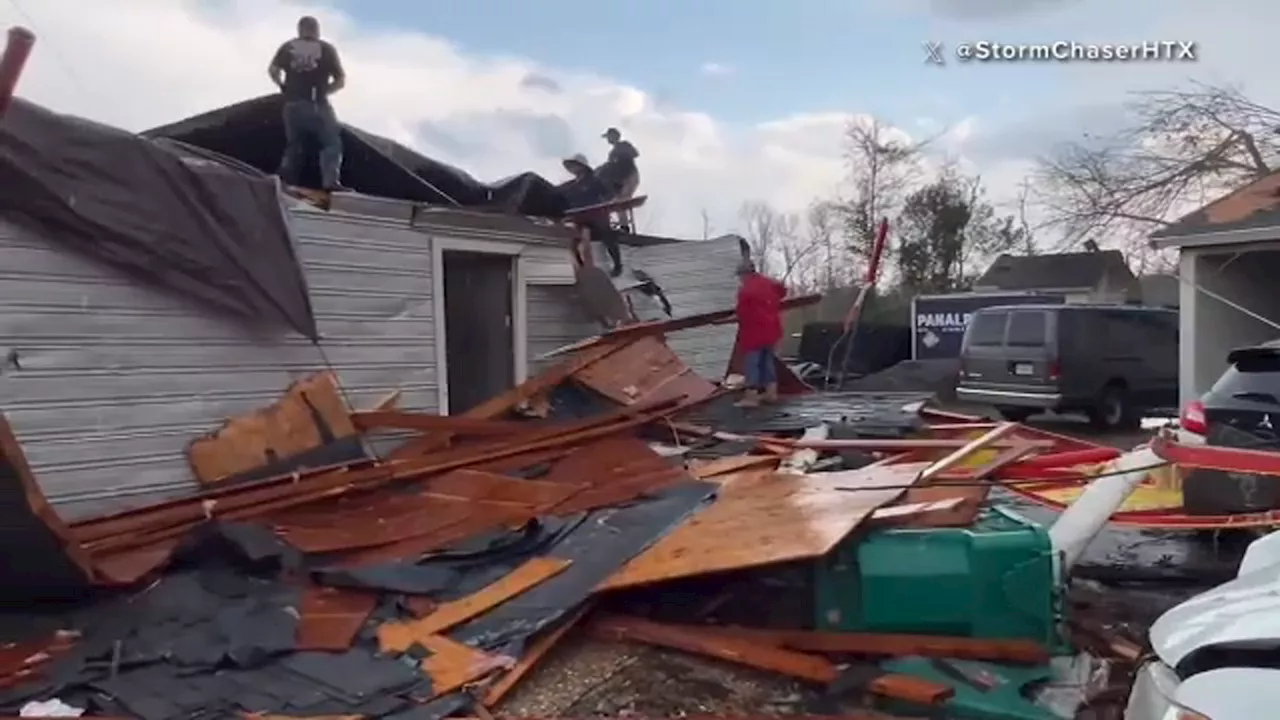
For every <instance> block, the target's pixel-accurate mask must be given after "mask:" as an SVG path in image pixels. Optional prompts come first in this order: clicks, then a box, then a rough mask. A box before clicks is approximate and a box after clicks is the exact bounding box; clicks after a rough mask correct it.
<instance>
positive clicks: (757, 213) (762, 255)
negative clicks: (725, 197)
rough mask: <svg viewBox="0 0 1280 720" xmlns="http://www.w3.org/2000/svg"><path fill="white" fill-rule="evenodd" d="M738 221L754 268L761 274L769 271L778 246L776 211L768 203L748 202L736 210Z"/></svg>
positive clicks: (778, 226) (778, 221)
mask: <svg viewBox="0 0 1280 720" xmlns="http://www.w3.org/2000/svg"><path fill="white" fill-rule="evenodd" d="M738 220H739V222H741V223H742V226H743V232H742V237H743V238H745V239H746V241H747V246H748V247H749V248H750V249H751V258H752V259H753V260H754V261H755V263H756V268H757V269H758V270H759V271H760V272H762V273H767V272H768V271H769V269H770V268H769V266H770V264H771V263H770V260H771V259H772V258H773V255H774V253H775V252H777V250H778V246H779V244H780V237H779V233H780V231H781V230H782V228H781V227H780V219H779V215H778V211H776V210H774V209H773V208H772V207H770V206H769V204H768V203H764V202H760V201H758V200H750V201H748V202H744V203H742V207H741V208H740V209H739V210H738Z"/></svg>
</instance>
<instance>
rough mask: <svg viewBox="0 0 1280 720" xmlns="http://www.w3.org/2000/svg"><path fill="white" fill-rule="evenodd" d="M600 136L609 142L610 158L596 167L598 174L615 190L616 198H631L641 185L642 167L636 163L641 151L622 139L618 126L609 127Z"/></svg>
mask: <svg viewBox="0 0 1280 720" xmlns="http://www.w3.org/2000/svg"><path fill="white" fill-rule="evenodd" d="M600 137H602V138H604V139H605V141H607V142H608V143H609V158H608V159H607V160H605V162H604V164H603V165H601V166H600V167H598V168H596V175H598V176H599V177H600V180H601V181H602V182H604V184H605V185H607V186H608V187H609V189H610V190H612V191H613V197H614V198H615V199H618V200H627V199H630V198H631V197H632V196H633V195H635V194H636V188H637V187H639V185H640V168H639V167H638V166H637V165H636V158H639V157H640V151H638V150H636V146H635V145H632V144H631V143H630V142H628V141H626V140H623V139H622V133H621V132H619V131H618V128H609V129H608V130H605V131H604V134H603V135H601V136H600Z"/></svg>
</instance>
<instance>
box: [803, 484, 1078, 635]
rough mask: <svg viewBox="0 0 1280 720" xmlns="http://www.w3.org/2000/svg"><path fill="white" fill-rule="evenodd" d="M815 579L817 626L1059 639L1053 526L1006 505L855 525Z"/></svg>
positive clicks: (824, 562)
mask: <svg viewBox="0 0 1280 720" xmlns="http://www.w3.org/2000/svg"><path fill="white" fill-rule="evenodd" d="M814 585H815V592H816V598H815V605H816V612H817V618H816V627H818V628H819V629H824V630H838V631H845V632H880V633H913V634H922V635H946V636H951V637H972V638H986V639H1025V640H1034V641H1036V642H1040V643H1043V644H1045V645H1046V646H1048V647H1050V648H1059V647H1061V633H1060V632H1059V622H1058V620H1059V617H1060V610H1061V597H1060V592H1059V588H1058V584H1057V582H1056V579H1055V577H1054V562H1053V549H1052V545H1051V543H1050V542H1049V535H1048V533H1047V532H1046V531H1045V529H1044V528H1043V527H1041V526H1040V525H1038V524H1036V523H1034V522H1031V521H1030V520H1028V519H1026V518H1023V517H1021V516H1019V515H1017V514H1016V513H1013V512H1010V511H1008V510H1005V509H1003V508H999V507H993V508H988V509H986V510H984V511H983V512H982V514H981V515H980V516H979V517H978V519H977V520H976V521H975V522H974V523H973V525H972V526H971V527H967V528H929V529H922V530H884V531H876V532H871V533H867V534H859V533H854V534H853V535H851V536H850V537H848V538H846V539H845V540H844V541H843V542H842V543H841V544H840V545H838V546H837V547H836V549H835V550H833V551H832V552H831V553H830V554H829V555H828V556H827V557H825V558H823V559H822V560H820V561H819V563H818V567H817V574H816V577H815V583H814Z"/></svg>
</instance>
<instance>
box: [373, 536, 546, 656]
mask: <svg viewBox="0 0 1280 720" xmlns="http://www.w3.org/2000/svg"><path fill="white" fill-rule="evenodd" d="M567 567H569V561H568V560H562V559H559V558H544V557H536V558H532V559H530V560H529V561H527V562H525V563H524V564H523V565H521V566H520V567H518V568H516V569H515V570H514V571H512V572H511V574H509V575H507V576H505V577H503V578H502V579H500V580H498V581H497V582H495V583H493V584H492V585H489V586H488V587H485V588H484V589H482V590H480V591H479V592H477V593H474V594H472V595H468V596H467V597H464V598H461V599H459V600H454V601H453V602H447V603H443V604H441V605H440V606H439V607H437V608H436V610H435V612H433V613H431V614H429V615H427V616H426V617H424V618H421V619H418V620H410V621H397V622H387V623H383V624H382V625H380V626H379V627H378V646H379V647H380V648H381V649H382V651H383V652H392V653H403V652H405V651H406V650H408V649H409V648H410V647H412V646H413V644H414V643H415V642H419V641H420V640H421V639H422V638H423V637H427V636H431V635H438V634H440V633H442V632H444V631H446V630H448V629H450V628H453V627H456V626H458V625H461V624H462V623H464V622H466V621H468V620H470V619H472V618H474V617H477V616H479V615H480V614H481V613H484V612H486V611H488V610H490V609H492V608H495V607H497V606H498V605H501V604H502V603H504V602H506V601H508V600H510V599H511V598H513V597H515V596H517V595H519V594H520V593H522V592H524V591H526V590H528V589H530V588H532V587H534V586H536V585H538V584H539V583H541V582H543V581H545V580H548V579H550V578H552V577H553V576H555V575H558V574H559V573H561V572H562V571H564V569H565V568H567Z"/></svg>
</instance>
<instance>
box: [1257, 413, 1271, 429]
mask: <svg viewBox="0 0 1280 720" xmlns="http://www.w3.org/2000/svg"><path fill="white" fill-rule="evenodd" d="M1258 429H1259V430H1271V429H1272V428H1271V416H1270V415H1263V416H1262V422H1260V423H1258Z"/></svg>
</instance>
